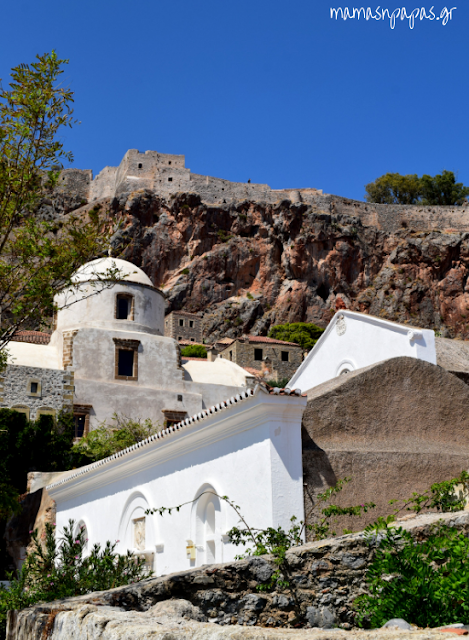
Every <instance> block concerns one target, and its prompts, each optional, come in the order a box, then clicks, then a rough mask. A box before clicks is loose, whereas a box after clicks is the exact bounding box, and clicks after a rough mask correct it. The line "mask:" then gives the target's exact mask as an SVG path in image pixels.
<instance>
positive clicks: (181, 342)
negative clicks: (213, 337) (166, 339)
mask: <svg viewBox="0 0 469 640" xmlns="http://www.w3.org/2000/svg"><path fill="white" fill-rule="evenodd" d="M178 344H179V345H181V347H191V346H192V345H195V346H199V347H207V346H208V345H205V344H202V343H201V342H192V340H178Z"/></svg>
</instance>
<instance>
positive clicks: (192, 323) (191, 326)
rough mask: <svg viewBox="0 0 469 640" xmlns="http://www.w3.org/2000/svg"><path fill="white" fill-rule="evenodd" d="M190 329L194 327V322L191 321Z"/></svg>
mask: <svg viewBox="0 0 469 640" xmlns="http://www.w3.org/2000/svg"><path fill="white" fill-rule="evenodd" d="M189 327H190V328H191V329H192V328H193V327H194V321H193V320H189Z"/></svg>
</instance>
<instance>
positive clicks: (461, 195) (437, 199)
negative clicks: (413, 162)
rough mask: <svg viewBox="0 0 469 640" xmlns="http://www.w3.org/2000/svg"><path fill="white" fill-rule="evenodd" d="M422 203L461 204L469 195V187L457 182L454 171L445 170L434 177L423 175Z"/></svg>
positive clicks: (421, 183) (421, 186) (421, 180)
mask: <svg viewBox="0 0 469 640" xmlns="http://www.w3.org/2000/svg"><path fill="white" fill-rule="evenodd" d="M420 190H421V198H422V204H428V205H443V206H444V205H448V206H451V205H461V204H463V203H464V201H465V199H466V197H467V196H468V195H469V187H465V186H464V185H463V183H462V182H456V176H455V175H454V173H453V172H452V171H443V172H442V173H441V174H440V175H436V176H434V177H432V176H428V175H423V176H422V177H421V178H420Z"/></svg>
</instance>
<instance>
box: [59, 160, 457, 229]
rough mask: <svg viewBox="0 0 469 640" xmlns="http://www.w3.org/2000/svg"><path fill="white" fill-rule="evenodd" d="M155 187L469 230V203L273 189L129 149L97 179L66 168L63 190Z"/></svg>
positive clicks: (90, 196)
mask: <svg viewBox="0 0 469 640" xmlns="http://www.w3.org/2000/svg"><path fill="white" fill-rule="evenodd" d="M137 189H149V190H151V191H155V192H156V193H158V194H160V195H161V196H163V197H169V196H171V195H174V194H176V193H178V192H189V193H197V194H198V195H200V197H201V199H202V201H203V202H205V203H207V204H223V203H226V204H232V203H234V202H240V201H243V200H251V201H254V202H265V203H267V204H275V203H277V202H281V201H282V200H290V201H291V202H294V203H301V202H303V203H305V204H309V205H311V206H313V208H314V209H315V210H316V211H324V212H325V213H329V214H331V215H335V216H337V215H347V216H355V217H357V218H359V219H360V221H361V223H362V224H363V225H365V226H374V227H377V228H378V229H381V230H383V231H386V232H388V233H393V232H396V231H398V230H399V229H405V228H407V229H409V230H414V231H424V230H425V231H428V230H429V229H435V230H439V231H450V230H455V231H469V204H468V205H466V206H463V207H456V206H453V207H424V206H422V205H381V204H373V203H368V202H359V201H356V200H351V199H349V198H344V197H341V196H335V195H330V194H323V193H322V191H321V190H319V189H312V188H309V189H271V188H270V187H269V185H267V184H256V183H250V182H230V181H229V180H224V179H223V178H214V177H212V176H204V175H200V174H197V173H191V171H190V169H188V168H186V166H185V156H183V155H172V154H165V153H158V152H157V151H145V153H140V152H139V151H138V150H137V149H129V151H127V153H126V154H125V156H124V157H123V159H122V162H121V163H120V165H119V166H118V167H105V168H104V169H103V170H102V171H101V172H100V173H99V174H98V175H97V176H96V178H95V179H94V180H93V175H92V172H91V171H89V170H86V171H82V170H80V169H65V170H64V171H63V172H62V174H61V176H60V179H59V184H58V190H59V191H67V192H72V193H75V194H76V195H78V196H79V197H81V198H83V199H87V200H88V201H93V200H99V199H101V198H105V197H114V196H116V195H117V196H118V195H120V194H122V193H126V192H130V191H136V190H137Z"/></svg>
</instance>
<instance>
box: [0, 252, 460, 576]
mask: <svg viewBox="0 0 469 640" xmlns="http://www.w3.org/2000/svg"><path fill="white" fill-rule="evenodd" d="M113 267H117V268H118V269H119V272H120V273H121V275H122V277H121V278H120V279H119V281H118V282H115V283H112V285H110V286H107V287H106V286H105V287H103V288H102V289H100V290H99V292H97V290H96V289H95V284H96V283H95V280H96V279H99V276H102V275H103V274H105V273H106V272H107V270H108V269H109V268H113ZM75 282H76V284H77V285H78V288H75V289H73V290H69V291H64V292H62V293H61V294H60V296H59V297H58V299H57V303H58V306H59V308H61V310H60V311H59V312H58V314H57V319H56V327H55V331H54V333H53V334H52V337H51V339H50V342H49V343H48V344H31V343H30V342H18V341H15V342H11V343H10V345H9V348H10V356H11V358H12V364H10V365H9V367H8V369H7V372H6V374H5V376H4V380H3V392H2V393H3V395H1V396H0V403H1V406H3V407H11V408H16V409H17V410H19V411H23V412H25V413H27V414H28V415H29V416H30V417H31V418H35V417H36V416H38V415H40V414H41V413H47V412H49V413H56V412H57V411H58V410H59V409H61V408H62V407H68V408H70V409H73V411H74V413H75V417H76V430H77V431H76V435H77V436H81V435H83V434H84V433H86V432H87V430H88V429H92V428H93V427H95V426H96V425H97V424H99V423H101V422H102V421H104V420H107V419H109V418H110V417H111V416H112V415H113V413H114V412H119V413H122V414H125V415H128V416H131V417H133V418H135V417H141V418H151V419H152V420H153V421H154V422H160V423H161V424H162V426H164V428H162V430H161V431H159V432H158V433H157V434H155V435H153V436H151V437H150V438H148V439H147V440H145V441H143V442H141V443H139V444H138V445H134V446H133V447H130V448H129V449H126V450H124V451H121V452H120V453H118V454H115V455H114V456H111V457H110V458H106V459H104V460H101V461H99V462H96V463H93V464H91V465H88V466H86V467H82V468H80V469H75V470H73V471H68V472H64V473H63V474H60V475H56V476H55V477H54V478H52V479H51V480H49V482H50V484H49V485H48V486H47V492H48V494H49V496H50V497H51V498H52V499H53V500H54V501H55V503H56V510H57V513H56V523H57V530H58V531H59V532H60V531H61V530H62V528H63V526H64V525H66V524H67V523H68V520H69V519H70V518H72V519H73V520H74V521H75V523H76V526H77V527H84V528H85V530H86V537H87V539H88V545H89V546H91V545H93V544H94V543H101V544H105V542H106V541H107V540H111V541H115V540H118V541H119V542H118V551H119V552H122V553H124V552H126V551H128V550H131V551H132V552H133V553H135V554H136V555H139V556H143V557H145V560H146V563H147V566H148V568H149V569H151V570H152V571H154V572H155V574H156V575H162V574H167V573H170V572H173V571H179V570H185V569H188V568H190V567H193V566H200V565H202V564H209V563H214V562H223V561H230V560H233V559H234V557H235V556H236V555H237V553H239V549H238V548H236V547H234V546H233V545H232V544H231V543H230V541H229V538H228V536H227V533H228V531H229V530H230V529H231V528H232V527H233V526H239V525H240V521H239V516H238V514H237V513H236V512H235V510H233V509H232V507H230V505H229V504H228V503H227V502H226V501H225V500H224V499H223V496H228V498H229V499H230V500H232V501H233V502H234V503H235V504H237V505H240V508H241V512H242V514H243V516H244V517H245V519H246V521H247V522H248V523H249V524H250V526H252V527H255V528H266V527H278V526H282V527H284V528H285V529H288V528H289V526H290V518H291V517H292V516H296V517H297V518H298V519H299V520H303V519H304V495H303V466H302V441H301V423H302V415H303V411H304V409H305V407H306V404H307V397H306V395H305V394H304V393H302V391H303V392H308V391H309V390H311V389H316V388H317V387H318V386H320V385H322V384H323V383H326V382H327V381H329V380H332V379H333V378H336V377H337V376H342V375H346V374H350V373H352V372H354V371H359V370H361V369H363V368H366V367H369V366H372V365H374V364H376V363H377V362H380V361H382V360H386V359H390V358H394V357H397V356H409V357H413V358H418V359H422V360H426V361H427V362H430V363H432V364H437V363H439V354H438V344H439V343H438V340H441V339H438V338H437V339H435V335H434V332H433V331H430V330H422V329H418V328H413V327H409V326H407V325H404V324H396V323H393V322H389V321H387V320H383V319H381V318H374V317H372V316H368V315H365V314H360V313H355V312H351V311H347V310H343V311H340V312H338V313H337V314H336V315H335V316H334V318H333V319H332V320H331V322H330V324H329V326H328V327H327V329H326V331H325V332H324V334H323V335H322V337H321V339H320V340H319V341H318V343H317V344H316V345H315V347H314V349H312V351H311V352H310V353H309V354H308V356H307V358H306V359H305V360H304V362H303V364H302V365H301V366H300V367H299V369H298V370H297V372H296V373H295V375H294V376H293V378H292V379H291V381H290V383H289V385H288V387H287V388H286V389H278V388H275V389H270V388H267V387H264V386H260V385H255V384H254V379H253V378H252V376H250V374H248V372H247V371H245V370H244V369H242V368H241V367H239V366H237V365H236V364H234V363H233V362H230V361H229V360H226V359H224V358H217V359H216V360H215V361H213V362H208V361H207V362H204V363H200V366H198V367H192V368H187V369H186V368H185V367H184V365H182V364H181V358H180V351H179V347H178V344H177V342H176V341H175V340H173V339H172V338H168V337H165V336H164V296H163V294H162V293H161V292H160V291H159V290H158V289H156V288H155V287H153V285H152V282H151V281H150V279H149V278H148V277H147V276H146V275H145V273H144V272H143V271H141V270H140V269H138V268H137V267H135V266H134V265H132V264H130V263H128V262H124V261H121V260H117V259H111V258H108V259H102V260H98V261H93V262H92V263H88V264H87V265H84V266H83V267H82V268H81V269H79V270H78V272H77V273H76V275H75ZM445 342H450V343H457V342H458V341H445ZM451 348H452V349H459V351H461V349H462V350H464V349H465V345H462V346H461V345H459V346H458V345H455V344H453V345H451ZM466 356H467V360H468V362H469V353H467V354H466ZM183 504H185V506H183V507H182V508H181V509H180V510H179V511H173V512H172V514H171V515H169V514H166V515H164V516H160V515H156V514H153V515H151V514H149V513H148V511H149V510H151V509H153V508H159V507H175V506H178V505H183Z"/></svg>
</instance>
